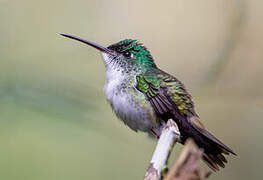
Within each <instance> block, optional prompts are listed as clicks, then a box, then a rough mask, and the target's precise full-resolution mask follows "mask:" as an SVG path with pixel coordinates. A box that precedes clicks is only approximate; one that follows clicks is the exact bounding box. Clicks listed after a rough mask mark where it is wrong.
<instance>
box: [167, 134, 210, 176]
mask: <svg viewBox="0 0 263 180" xmlns="http://www.w3.org/2000/svg"><path fill="white" fill-rule="evenodd" d="M202 153H203V152H202V151H201V150H200V149H199V148H198V147H197V146H196V145H195V143H194V141H193V140H192V139H188V140H187V141H186V143H185V146H184V148H183V150H182V151H181V153H180V155H179V157H178V159H177V161H176V162H175V163H174V165H173V166H172V168H171V169H170V171H169V172H168V173H167V176H166V177H165V178H164V180H203V179H206V178H208V177H209V175H210V174H211V171H205V170H202V169H201V166H200V161H201V158H202Z"/></svg>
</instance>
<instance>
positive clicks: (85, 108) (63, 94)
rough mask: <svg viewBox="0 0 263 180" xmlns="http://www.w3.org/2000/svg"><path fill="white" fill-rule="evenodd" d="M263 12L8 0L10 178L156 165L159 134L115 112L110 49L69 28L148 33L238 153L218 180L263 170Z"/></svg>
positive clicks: (112, 175)
mask: <svg viewBox="0 0 263 180" xmlns="http://www.w3.org/2000/svg"><path fill="white" fill-rule="evenodd" d="M262 16H263V1H257V0H214V1H211V0H198V1H197V0H188V1H185V0H167V1H152V0H145V1H140V0H134V1H127V0H116V1H109V0H86V1H70V0H65V1H62V0H55V1H51V0H46V1H33V0H24V1H19V0H12V1H10V0H0V20H1V28H0V33H1V41H0V46H1V48H0V57H1V59H0V179H4V180H47V179H48V180H73V179H78V180H80V179H91V178H92V179H116V180H117V179H131V180H134V179H142V177H143V176H144V173H145V170H146V168H147V167H148V164H149V161H150V159H151V155H152V152H153V149H154V147H155V141H153V140H151V139H149V138H148V137H147V135H145V134H143V133H135V132H133V131H131V130H130V129H129V128H128V127H126V126H125V125H124V124H123V123H122V122H120V121H119V120H117V118H116V117H115V115H114V114H113V113H112V111H111V109H110V107H109V105H108V104H107V102H106V100H105V97H104V94H103V85H104V78H105V77H104V76H105V70H104V66H103V63H102V61H101V57H100V55H99V53H98V52H97V51H96V50H94V49H92V48H90V47H87V46H85V45H83V44H81V43H78V42H75V41H72V40H69V39H66V38H64V37H61V36H59V35H58V33H61V32H62V33H69V34H74V35H78V36H81V37H83V38H85V39H88V40H91V41H94V42H97V43H100V44H101V45H104V46H107V45H109V44H112V43H115V42H117V41H119V40H121V39H125V38H134V39H139V40H141V41H142V42H143V43H144V44H145V45H146V46H147V47H148V48H149V50H151V52H152V55H153V57H154V58H155V62H156V63H157V64H158V65H159V67H160V68H162V69H163V70H165V71H167V72H169V73H171V74H173V75H175V76H176V77H177V78H179V79H180V80H182V81H183V82H184V83H185V85H186V87H187V88H188V90H189V91H190V92H191V93H192V95H193V97H194V100H195V103H196V110H197V111H198V112H199V115H200V117H201V119H202V121H203V122H204V124H205V125H206V127H207V128H208V129H209V130H210V131H211V132H213V133H214V134H215V135H216V136H217V137H218V138H219V139H221V140H222V141H223V142H225V143H226V144H227V145H229V146H230V147H232V148H233V149H234V151H235V152H237V154H238V156H237V157H233V156H232V157H229V158H228V159H229V164H228V166H227V167H226V168H225V169H224V170H222V171H220V172H219V173H214V174H213V175H212V176H211V178H210V179H214V180H219V179H244V180H245V179H261V177H262V172H261V169H262V167H263V163H262V160H263V158H262V154H261V153H262V151H263V145H262V143H261V142H262V138H263V134H262V125H263V122H262V117H263V102H262V100H263V83H262V82H263V81H262V77H263V71H262V68H263V61H262V59H263V24H262ZM181 147H182V146H181V145H177V146H176V148H175V150H174V151H173V154H172V158H171V160H170V162H173V160H174V159H176V156H177V154H178V152H179V151H180V149H181Z"/></svg>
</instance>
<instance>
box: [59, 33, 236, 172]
mask: <svg viewBox="0 0 263 180" xmlns="http://www.w3.org/2000/svg"><path fill="white" fill-rule="evenodd" d="M61 35H62V36H65V37H67V38H70V39H74V40H77V41H80V42H82V43H85V44H87V45H89V46H91V47H93V48H95V49H97V50H99V51H100V53H101V56H102V59H103V63H104V65H105V68H106V81H105V86H104V93H105V96H106V99H107V101H108V102H109V104H110V106H111V108H112V109H113V111H114V112H115V114H116V116H117V117H118V118H119V119H121V120H122V121H123V122H124V124H126V125H127V126H128V127H129V128H130V129H132V130H134V131H136V132H137V131H142V132H146V133H149V134H152V135H155V136H156V137H157V138H159V136H160V134H161V130H162V128H163V127H164V125H165V123H166V122H167V120H168V119H173V120H174V121H175V122H176V124H177V125H178V128H179V131H180V142H181V143H182V144H184V143H185V141H186V139H188V138H192V139H193V140H194V141H195V143H196V144H197V145H198V147H199V148H201V149H203V151H204V153H203V157H202V158H203V160H204V162H205V163H206V164H207V165H208V166H209V167H210V168H211V169H212V170H214V171H218V170H219V167H225V163H227V160H226V158H225V157H224V155H229V154H233V155H236V154H235V153H234V152H233V151H232V150H231V149H230V148H229V147H227V146H226V145H225V144H223V143H222V142H221V141H220V140H218V139H217V138H216V137H215V136H214V135H212V134H211V133H210V132H208V130H206V128H205V127H204V125H203V124H202V123H201V121H200V118H199V116H198V114H197V113H196V112H195V109H194V102H193V100H192V96H191V95H190V94H189V92H188V91H187V90H186V88H185V86H184V84H183V83H182V82H181V81H179V80H178V79H177V78H176V77H174V76H172V75H170V74H168V73H166V72H164V71H163V70H161V69H159V68H158V67H157V65H156V64H155V62H154V59H153V57H152V55H151V53H150V51H149V50H148V49H147V48H146V47H145V46H144V45H143V44H142V43H140V42H138V41H137V40H132V39H125V40H122V41H120V42H117V43H114V44H112V45H110V46H108V47H107V48H106V47H103V46H101V45H99V44H96V43H94V42H91V41H87V40H85V39H82V38H80V37H77V36H73V35H69V34H61Z"/></svg>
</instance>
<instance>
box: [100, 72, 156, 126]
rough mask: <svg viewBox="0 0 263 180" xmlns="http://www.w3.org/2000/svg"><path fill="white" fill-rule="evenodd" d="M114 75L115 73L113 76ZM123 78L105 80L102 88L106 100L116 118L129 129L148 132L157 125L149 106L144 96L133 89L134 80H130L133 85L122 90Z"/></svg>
mask: <svg viewBox="0 0 263 180" xmlns="http://www.w3.org/2000/svg"><path fill="white" fill-rule="evenodd" d="M108 75H109V74H108ZM116 75H117V74H116V73H115V74H114V76H116ZM117 76H118V75H117ZM107 77H108V78H109V77H110V76H107ZM124 78H125V77H121V76H119V77H114V78H110V79H107V80H106V84H105V87H104V92H105V95H106V98H107V100H108V102H109V103H110V105H111V107H112V109H113V111H114V112H115V114H116V115H117V117H118V118H120V119H121V120H122V121H123V122H124V123H125V124H126V125H128V126H129V127H130V128H131V129H133V130H134V131H137V130H140V131H150V130H151V128H152V127H154V126H156V125H157V123H156V122H157V120H156V119H155V118H156V115H155V114H154V111H153V109H152V107H151V104H150V103H149V102H148V101H147V100H146V99H145V96H144V94H142V93H141V92H139V91H137V90H136V89H135V88H134V85H135V83H136V81H135V78H134V79H133V78H132V79H131V82H132V83H134V84H132V83H131V85H130V87H125V88H122V82H123V79H124Z"/></svg>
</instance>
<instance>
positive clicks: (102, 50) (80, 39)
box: [60, 34, 114, 55]
mask: <svg viewBox="0 0 263 180" xmlns="http://www.w3.org/2000/svg"><path fill="white" fill-rule="evenodd" d="M60 35H62V36H65V37H67V38H70V39H74V40H77V41H80V42H83V43H85V44H87V45H89V46H91V47H94V48H96V49H98V50H99V51H101V52H105V53H108V54H111V55H114V51H112V50H110V49H108V48H105V47H103V46H101V45H99V44H96V43H94V42H90V41H87V40H85V39H82V38H80V37H77V36H73V35H69V34H60Z"/></svg>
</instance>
